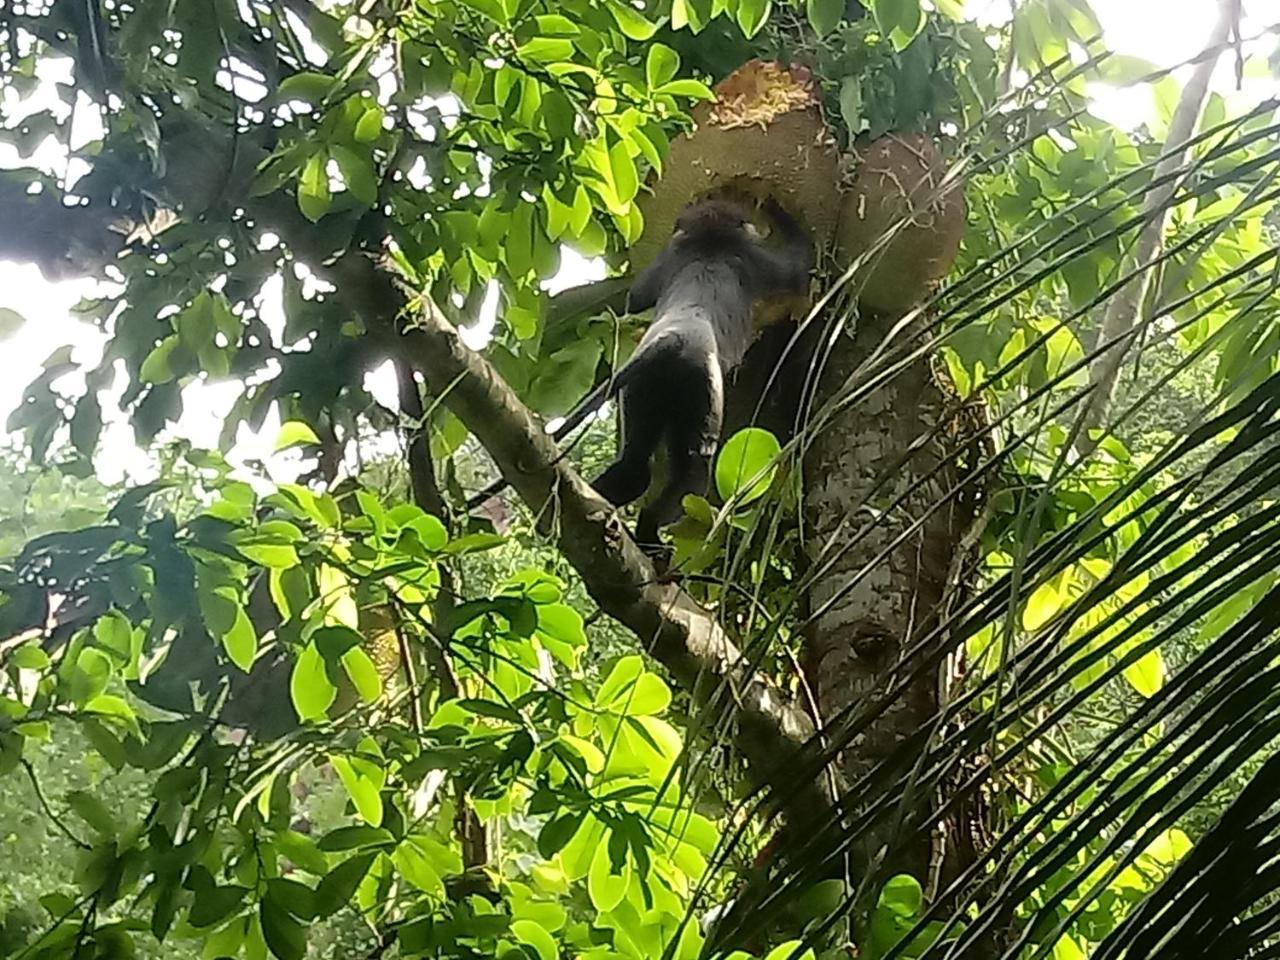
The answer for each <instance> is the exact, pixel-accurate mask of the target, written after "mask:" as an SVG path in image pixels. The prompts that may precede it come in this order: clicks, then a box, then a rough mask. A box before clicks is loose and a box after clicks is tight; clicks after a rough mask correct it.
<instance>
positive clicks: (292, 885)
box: [267, 877, 316, 920]
mask: <svg viewBox="0 0 1280 960" xmlns="http://www.w3.org/2000/svg"><path fill="white" fill-rule="evenodd" d="M267 897H268V898H269V899H270V900H272V901H274V902H275V903H276V904H277V905H279V906H281V907H283V908H284V909H285V910H287V911H288V912H289V913H290V914H292V915H293V916H295V917H297V918H298V919H299V920H311V919H314V917H315V914H316V909H315V891H314V890H312V889H311V888H310V887H308V886H307V885H306V884H305V883H299V882H298V881H297V880H290V879H289V878H287V877H272V878H271V879H270V880H268V881H267Z"/></svg>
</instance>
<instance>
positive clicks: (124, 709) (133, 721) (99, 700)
mask: <svg viewBox="0 0 1280 960" xmlns="http://www.w3.org/2000/svg"><path fill="white" fill-rule="evenodd" d="M84 709H85V712H86V713H96V714H98V715H100V716H103V717H113V718H115V719H116V720H119V721H121V722H122V723H124V725H125V726H126V727H128V728H129V732H130V733H132V734H134V735H135V736H136V737H137V738H138V739H139V740H141V739H142V729H141V728H140V727H139V726H138V715H137V714H135V713H134V712H133V707H131V706H129V704H128V703H127V702H125V700H124V699H123V698H121V697H117V696H113V695H112V694H109V693H103V694H99V695H98V696H96V697H94V698H93V699H92V700H90V701H89V702H88V703H86V704H85V705H84Z"/></svg>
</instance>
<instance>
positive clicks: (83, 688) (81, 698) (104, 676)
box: [71, 647, 113, 706]
mask: <svg viewBox="0 0 1280 960" xmlns="http://www.w3.org/2000/svg"><path fill="white" fill-rule="evenodd" d="M112 672H113V671H112V666H111V660H110V659H109V658H108V657H107V655H106V654H105V653H103V652H102V651H101V650H94V649H93V648H92V647H86V648H85V649H83V650H81V651H80V656H79V657H77V658H76V665H75V668H74V669H73V671H72V673H71V699H72V701H74V702H75V703H76V705H78V706H84V705H85V704H86V703H88V702H89V701H90V700H92V699H94V698H95V697H97V696H98V695H99V694H101V693H102V691H104V690H106V689H107V684H108V683H109V682H110V681H111V674H112Z"/></svg>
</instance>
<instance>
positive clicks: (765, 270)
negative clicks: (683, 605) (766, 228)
mask: <svg viewBox="0 0 1280 960" xmlns="http://www.w3.org/2000/svg"><path fill="white" fill-rule="evenodd" d="M765 209H766V212H767V213H768V214H769V216H770V217H771V219H772V220H773V222H774V230H775V233H776V234H777V235H778V236H779V237H780V239H781V242H780V243H779V244H777V245H770V244H766V243H764V242H762V241H761V239H760V238H759V236H758V235H757V234H756V232H755V229H754V227H753V226H752V224H751V214H750V211H749V210H748V209H747V208H746V207H744V206H742V205H740V204H737V203H734V202H730V201H725V200H707V201H702V202H699V203H696V204H693V205H691V206H690V207H688V208H686V209H685V211H684V212H683V213H682V214H681V215H680V218H679V219H678V220H677V221H676V229H675V231H674V233H673V235H672V238H671V242H670V243H668V244H667V246H666V248H665V249H664V250H663V251H662V253H660V254H659V255H658V257H657V259H656V260H655V261H654V262H653V264H652V265H650V266H649V267H648V268H647V269H646V270H645V271H644V272H643V273H642V274H641V275H640V276H639V278H637V280H636V282H635V285H634V286H633V287H632V288H631V293H630V296H629V298H628V301H627V309H628V310H629V311H630V312H632V313H638V312H640V311H642V310H647V309H648V308H650V307H654V308H656V312H655V315H654V320H653V323H652V324H651V325H650V327H649V329H648V330H647V331H646V332H645V335H644V338H643V339H642V340H641V341H640V346H639V347H637V348H636V352H635V353H634V354H633V355H632V357H631V359H630V360H629V361H628V362H627V363H626V364H625V365H624V366H623V367H622V369H621V370H619V371H618V374H617V376H616V377H615V378H614V380H613V388H612V392H615V393H618V394H620V395H621V397H620V407H621V415H622V449H621V451H620V453H619V456H618V460H617V462H615V463H614V464H613V465H612V466H611V467H609V469H607V470H606V471H605V472H604V473H603V474H601V475H600V477H599V478H597V479H596V481H595V484H594V486H595V488H596V490H597V491H598V492H599V493H600V495H601V496H603V497H604V498H605V499H607V500H608V501H609V502H611V503H613V504H614V505H616V506H621V505H623V504H626V503H630V502H631V501H633V500H636V499H638V498H639V497H640V496H641V495H643V494H644V492H645V490H646V489H648V486H649V480H650V465H651V461H652V458H653V454H654V453H655V452H656V451H657V449H658V448H659V446H663V445H665V447H666V450H667V455H668V461H669V462H668V480H667V482H666V484H665V486H664V487H663V488H662V490H661V492H660V493H659V494H658V496H657V498H656V499H655V500H654V501H653V503H651V504H649V505H648V506H646V507H645V508H644V509H643V510H642V511H641V513H640V519H639V523H638V524H637V526H636V539H637V540H639V541H640V542H641V543H644V544H655V543H657V541H658V529H659V528H660V527H662V526H665V525H666V524H669V523H671V522H672V521H674V520H676V519H677V518H678V517H679V516H680V511H681V506H680V503H681V500H683V498H684V496H685V495H686V494H689V493H696V494H702V493H705V492H706V489H707V485H708V482H709V480H710V476H711V463H712V458H713V457H714V455H715V451H716V446H717V444H718V443H719V441H720V428H721V425H722V422H723V417H724V385H725V378H726V377H727V376H728V374H729V373H730V371H732V370H733V369H734V368H735V367H736V366H737V365H738V364H739V363H740V362H741V361H742V358H743V356H744V355H745V354H746V352H747V347H749V346H750V344H751V340H752V336H753V330H752V306H753V304H754V303H755V302H756V301H758V300H762V299H766V298H769V297H773V296H777V295H783V294H799V293H802V292H803V290H804V287H805V284H806V282H807V279H808V275H809V270H810V269H811V268H812V264H813V249H812V246H811V244H810V242H809V238H808V236H807V235H806V234H805V231H804V229H803V228H802V227H801V226H800V225H799V224H798V223H797V222H796V221H795V220H794V219H793V218H792V217H791V216H790V215H788V214H787V213H786V212H785V211H784V210H782V208H781V207H779V206H778V205H777V203H775V202H773V201H772V200H769V201H766V205H765Z"/></svg>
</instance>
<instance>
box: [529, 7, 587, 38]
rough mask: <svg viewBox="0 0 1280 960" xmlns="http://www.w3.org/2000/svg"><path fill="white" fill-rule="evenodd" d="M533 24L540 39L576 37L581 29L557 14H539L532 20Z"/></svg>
mask: <svg viewBox="0 0 1280 960" xmlns="http://www.w3.org/2000/svg"><path fill="white" fill-rule="evenodd" d="M533 22H534V24H536V25H537V28H538V36H540V37H576V36H578V35H579V34H580V33H582V28H581V27H579V26H578V25H577V24H576V23H574V22H573V21H572V20H570V19H569V18H568V17H564V16H561V15H560V14H558V13H544V14H539V15H538V16H536V17H534V18H533Z"/></svg>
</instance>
